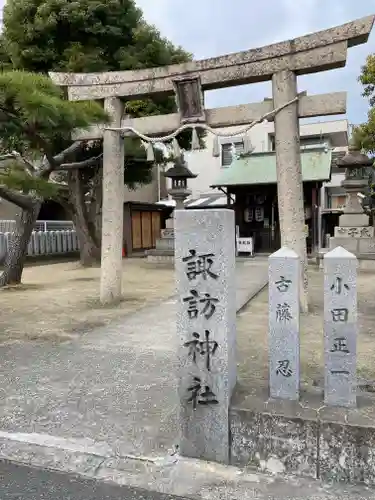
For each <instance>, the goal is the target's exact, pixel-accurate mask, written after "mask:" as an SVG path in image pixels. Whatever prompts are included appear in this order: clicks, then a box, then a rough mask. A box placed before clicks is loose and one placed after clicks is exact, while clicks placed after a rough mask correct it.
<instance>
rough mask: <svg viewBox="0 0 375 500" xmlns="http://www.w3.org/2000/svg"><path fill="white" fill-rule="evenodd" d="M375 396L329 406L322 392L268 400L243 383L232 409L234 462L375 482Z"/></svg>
mask: <svg viewBox="0 0 375 500" xmlns="http://www.w3.org/2000/svg"><path fill="white" fill-rule="evenodd" d="M374 417H375V400H374V399H373V398H372V397H371V396H370V395H368V394H363V395H361V396H359V397H358V409H355V410H348V409H344V408H332V407H325V406H324V403H323V395H322V391H319V390H317V391H316V392H315V393H311V394H306V393H305V394H304V395H303V398H302V400H301V402H299V403H298V402H289V401H281V400H268V390H267V389H266V388H264V389H259V390H258V391H254V390H253V391H251V392H250V391H249V390H248V389H245V387H241V386H240V385H239V386H238V387H237V390H236V393H235V394H234V396H233V398H232V404H231V409H230V429H231V462H232V464H233V465H241V466H246V465H248V466H253V467H256V468H257V469H259V470H262V471H267V472H271V473H285V474H294V475H298V476H306V477H312V478H320V479H322V480H323V481H330V482H331V481H345V482H348V483H352V484H356V483H365V484H366V485H371V486H374V485H375V454H374V452H373V450H374V449H375V420H374Z"/></svg>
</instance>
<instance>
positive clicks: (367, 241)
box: [329, 236, 375, 255]
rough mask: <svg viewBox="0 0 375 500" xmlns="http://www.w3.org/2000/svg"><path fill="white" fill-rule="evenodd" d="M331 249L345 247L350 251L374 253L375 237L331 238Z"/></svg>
mask: <svg viewBox="0 0 375 500" xmlns="http://www.w3.org/2000/svg"><path fill="white" fill-rule="evenodd" d="M329 247H330V250H333V249H334V248H336V247H343V248H345V249H346V250H348V252H352V253H354V254H355V255H357V254H374V253H375V238H348V237H345V236H343V237H334V238H330V240H329Z"/></svg>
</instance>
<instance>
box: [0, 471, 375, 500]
mask: <svg viewBox="0 0 375 500" xmlns="http://www.w3.org/2000/svg"><path fill="white" fill-rule="evenodd" d="M237 472H238V471H237ZM0 477H1V486H0V488H1V495H0V497H1V500H15V499H17V500H43V499H45V500H188V499H187V497H185V496H180V495H179V496H176V495H170V494H165V493H160V492H157V491H154V490H152V489H151V490H150V489H144V488H138V487H131V486H127V485H122V486H120V485H116V484H113V483H108V482H103V481H97V480H90V479H85V478H82V477H78V476H74V475H70V474H62V473H58V472H53V471H46V470H38V469H34V468H30V467H24V466H19V465H15V464H8V463H4V462H3V463H2V462H0ZM187 479H188V478H185V480H187ZM221 479H224V481H222V482H221V484H208V485H207V484H206V485H202V489H201V490H200V491H197V493H196V494H193V496H191V497H189V498H190V499H191V498H199V499H202V498H204V499H206V500H228V499H231V500H254V499H258V500H276V499H279V500H370V499H372V498H374V494H373V492H372V491H370V490H366V489H365V488H348V489H344V488H341V487H337V486H336V487H333V488H330V487H322V486H321V485H320V484H319V482H318V481H315V482H312V481H304V480H296V479H292V478H290V479H288V480H287V481H285V480H283V479H275V478H270V477H267V476H263V477H262V476H255V475H253V476H252V477H251V476H250V475H249V476H248V477H247V478H246V477H242V481H241V479H240V480H238V479H237V481H236V482H235V481H232V478H231V477H227V478H221ZM225 479H226V480H225Z"/></svg>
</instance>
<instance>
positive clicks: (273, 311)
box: [268, 247, 303, 400]
mask: <svg viewBox="0 0 375 500" xmlns="http://www.w3.org/2000/svg"><path fill="white" fill-rule="evenodd" d="M268 273H269V282H268V286H269V335H268V350H269V367H268V368H269V385H270V397H271V398H281V399H290V400H298V399H299V383H300V367H299V355H300V353H299V349H300V293H302V292H303V291H301V260H300V257H299V256H298V255H297V253H296V252H294V251H293V250H290V249H289V248H287V247H282V248H280V250H278V251H277V252H275V253H273V254H272V255H270V257H269V268H268Z"/></svg>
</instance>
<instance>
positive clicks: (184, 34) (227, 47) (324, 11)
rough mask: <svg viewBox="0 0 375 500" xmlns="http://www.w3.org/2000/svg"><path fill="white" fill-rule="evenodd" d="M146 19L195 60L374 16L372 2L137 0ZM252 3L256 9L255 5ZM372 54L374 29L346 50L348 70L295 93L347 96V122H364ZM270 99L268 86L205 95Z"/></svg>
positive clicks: (218, 99) (212, 103)
mask: <svg viewBox="0 0 375 500" xmlns="http://www.w3.org/2000/svg"><path fill="white" fill-rule="evenodd" d="M136 2H137V4H138V5H139V7H141V8H142V10H143V12H144V16H145V18H146V20H147V21H148V22H150V23H152V24H154V25H155V26H156V27H157V28H158V29H159V30H160V31H161V33H162V34H163V35H164V36H166V37H167V38H169V39H170V40H171V41H172V42H173V43H175V44H177V45H181V46H182V47H184V48H185V49H186V50H188V51H189V52H192V53H193V54H194V57H195V59H204V58H207V57H214V56H218V55H222V54H227V53H230V52H237V51H241V50H246V49H249V48H255V47H261V46H263V45H268V44H270V43H274V42H278V41H282V40H286V39H289V38H294V37H297V36H301V35H305V34H307V33H310V32H313V31H318V30H322V29H326V28H329V27H331V26H335V25H339V24H342V23H345V22H348V21H351V20H353V19H357V18H359V17H363V16H367V15H369V14H375V0H266V1H263V2H262V1H254V0H231V1H228V0H136ZM254 4H255V5H254ZM374 52H375V28H374V30H373V33H372V35H371V37H370V39H369V41H368V43H367V44H365V45H361V46H359V47H353V48H352V49H350V50H349V51H348V60H347V66H346V67H345V68H342V69H338V70H334V71H326V72H324V73H319V74H315V75H306V76H304V77H300V78H299V80H298V87H299V90H300V91H302V90H307V91H308V93H310V94H320V93H324V92H335V91H343V90H345V91H347V92H348V115H347V116H348V119H349V122H351V123H359V122H362V121H365V120H366V114H367V110H368V104H367V101H366V100H365V99H363V98H362V97H361V85H360V84H359V83H358V81H357V78H358V75H359V74H360V70H361V66H362V65H363V64H364V62H365V59H366V56H367V55H368V54H369V53H374ZM270 96H271V84H270V83H269V82H266V83H262V84H255V85H246V86H242V87H233V88H229V89H224V90H216V91H211V92H207V93H206V96H205V99H206V106H207V107H208V108H212V107H216V106H230V105H235V104H243V103H246V102H256V101H259V100H263V98H264V97H270Z"/></svg>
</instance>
